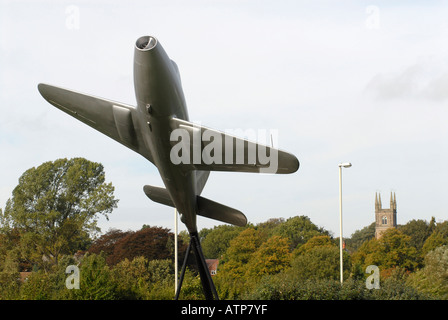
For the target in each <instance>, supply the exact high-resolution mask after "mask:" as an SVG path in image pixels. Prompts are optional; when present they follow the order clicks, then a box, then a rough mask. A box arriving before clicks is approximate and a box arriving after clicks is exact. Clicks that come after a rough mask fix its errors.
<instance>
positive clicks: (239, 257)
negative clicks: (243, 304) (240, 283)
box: [218, 228, 261, 279]
mask: <svg viewBox="0 0 448 320" xmlns="http://www.w3.org/2000/svg"><path fill="white" fill-rule="evenodd" d="M260 245H261V235H260V233H259V232H258V231H257V230H255V229H253V228H248V229H246V230H244V231H242V232H241V233H240V234H239V235H238V236H236V237H235V238H234V239H232V240H231V241H230V246H229V248H228V249H227V251H226V252H225V254H224V257H223V260H222V262H221V263H220V267H219V272H218V274H219V275H220V274H221V273H224V274H227V275H228V276H230V277H231V278H234V279H236V278H241V277H243V276H244V274H245V273H246V269H247V263H248V262H249V260H250V259H251V257H252V255H253V254H254V253H255V251H257V249H258V248H259V247H260Z"/></svg>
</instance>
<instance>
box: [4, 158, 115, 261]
mask: <svg viewBox="0 0 448 320" xmlns="http://www.w3.org/2000/svg"><path fill="white" fill-rule="evenodd" d="M113 192H114V187H113V185H112V183H106V182H105V173H104V168H103V166H102V165H101V164H99V163H95V162H91V161H88V160H86V159H83V158H74V159H70V160H67V159H58V160H56V161H54V162H51V161H50V162H45V163H43V164H42V165H40V166H38V167H37V168H34V167H33V168H31V169H29V170H27V171H26V172H25V173H24V174H23V175H22V176H21V177H20V178H19V184H18V185H17V186H16V187H15V189H14V190H13V192H12V198H11V199H9V200H8V202H7V205H6V208H5V212H4V213H3V215H2V219H1V220H2V221H1V222H2V230H3V231H4V232H5V233H6V234H8V233H10V232H11V231H14V230H15V231H18V232H19V233H20V242H19V246H20V248H21V254H22V257H24V258H25V259H27V260H28V261H30V262H31V263H33V264H38V265H41V266H42V265H43V266H45V263H44V261H45V260H46V261H47V262H50V263H57V261H58V258H59V256H60V255H63V254H71V253H73V252H75V251H76V250H77V249H80V248H85V247H86V245H87V244H88V242H89V237H90V236H91V235H92V234H94V233H95V232H98V231H99V228H98V227H97V221H98V216H99V215H104V216H105V217H106V218H108V214H110V213H111V212H112V210H113V209H114V208H116V207H117V202H118V200H116V199H115V198H114V195H113ZM42 257H45V259H44V261H43V259H42Z"/></svg>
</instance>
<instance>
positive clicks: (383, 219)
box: [375, 192, 397, 239]
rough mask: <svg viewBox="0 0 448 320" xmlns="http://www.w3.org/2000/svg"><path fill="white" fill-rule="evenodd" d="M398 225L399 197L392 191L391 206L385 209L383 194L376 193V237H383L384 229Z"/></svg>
mask: <svg viewBox="0 0 448 320" xmlns="http://www.w3.org/2000/svg"><path fill="white" fill-rule="evenodd" d="M396 227H397V199H396V197H395V192H394V193H393V194H392V192H391V193H390V208H389V209H383V206H382V204H381V194H377V193H375V238H376V239H379V238H381V235H382V234H383V232H384V231H386V230H387V229H389V228H396Z"/></svg>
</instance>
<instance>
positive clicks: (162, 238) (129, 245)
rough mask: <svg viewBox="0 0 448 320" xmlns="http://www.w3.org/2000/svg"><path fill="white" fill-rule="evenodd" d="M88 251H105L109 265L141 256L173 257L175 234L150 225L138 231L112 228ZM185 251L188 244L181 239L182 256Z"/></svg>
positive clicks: (150, 257)
mask: <svg viewBox="0 0 448 320" xmlns="http://www.w3.org/2000/svg"><path fill="white" fill-rule="evenodd" d="M88 251H89V252H90V253H96V254H99V253H100V252H104V253H105V254H106V255H107V257H106V261H107V263H108V264H109V265H115V264H117V263H118V262H120V261H122V260H124V259H128V260H129V261H132V260H133V259H134V258H136V257H140V256H141V257H145V258H146V259H147V260H148V261H150V260H154V259H158V260H163V259H172V258H173V256H174V234H173V233H171V232H169V229H167V228H162V227H149V226H146V227H144V228H142V229H141V230H138V231H127V232H123V231H120V230H111V231H109V232H108V233H106V234H104V235H103V236H101V237H100V238H98V239H97V240H96V241H95V242H94V243H93V244H92V246H91V247H90V248H89V250H88ZM185 251H186V245H185V244H183V243H182V241H181V240H180V241H179V254H180V256H183V254H184V253H185ZM181 259H182V258H181ZM181 261H182V260H181Z"/></svg>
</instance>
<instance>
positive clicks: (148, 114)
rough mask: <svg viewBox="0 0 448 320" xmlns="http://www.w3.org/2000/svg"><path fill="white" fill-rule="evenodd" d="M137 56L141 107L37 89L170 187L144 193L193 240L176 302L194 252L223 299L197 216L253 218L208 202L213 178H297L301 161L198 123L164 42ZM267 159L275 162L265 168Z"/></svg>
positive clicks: (234, 220)
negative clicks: (173, 214)
mask: <svg viewBox="0 0 448 320" xmlns="http://www.w3.org/2000/svg"><path fill="white" fill-rule="evenodd" d="M134 50H135V52H134V87H135V95H136V100H137V107H134V106H131V105H127V104H124V103H120V102H116V101H111V100H108V99H102V98H99V97H95V96H92V95H87V94H82V93H78V92H75V91H72V90H67V89H63V88H60V87H55V86H52V85H48V84H43V83H40V84H39V85H38V90H39V92H40V93H41V95H42V96H43V97H44V98H45V99H46V100H47V101H48V102H49V103H50V104H52V105H53V106H55V107H56V108H58V109H60V110H62V111H64V112H65V113H67V114H69V115H71V116H72V117H74V118H76V119H78V120H80V121H82V122H84V123H85V124H87V125H89V126H91V127H92V128H94V129H96V130H98V131H100V132H102V133H103V134H105V135H107V136H108V137H110V138H112V139H114V140H116V141H118V142H120V143H121V144H123V145H124V146H126V147H128V148H130V149H132V150H134V151H135V152H137V153H139V154H140V155H142V156H143V157H145V158H146V159H147V160H149V161H150V162H152V163H153V164H154V165H155V166H156V167H157V169H158V171H159V173H160V176H161V178H162V180H163V183H164V185H165V188H161V187H155V186H149V185H146V186H144V188H143V190H144V192H145V194H146V195H147V196H148V197H149V198H150V199H151V200H153V201H155V202H158V203H161V204H164V205H168V206H171V207H175V208H177V210H178V212H179V213H180V215H181V221H182V222H183V223H184V224H185V225H186V227H187V229H188V232H189V234H190V244H189V247H188V250H187V254H186V256H185V259H184V263H183V266H182V271H181V277H180V281H179V285H178V288H177V292H176V299H177V298H178V297H179V293H180V289H181V286H182V280H183V277H184V272H185V267H186V263H187V259H188V256H189V254H190V251H193V252H194V256H195V258H196V262H197V265H198V270H199V274H200V277H201V282H202V286H203V291H204V295H205V298H206V299H214V298H216V299H218V295H217V292H216V289H215V286H214V284H213V281H212V279H211V276H210V273H209V271H208V268H207V266H206V263H205V259H204V256H203V254H202V249H201V244H200V242H199V238H198V229H197V225H196V216H197V215H201V216H204V217H208V218H211V219H216V220H219V221H223V222H226V223H230V224H234V225H238V226H244V225H246V223H247V219H246V217H245V215H244V214H243V213H241V212H240V211H238V210H235V209H232V208H230V207H227V206H225V205H222V204H219V203H217V202H214V201H212V200H208V199H206V198H204V197H201V192H202V190H203V188H204V186H205V183H206V182H207V179H208V177H209V174H210V171H237V172H255V173H258V172H271V173H293V172H295V171H297V170H298V168H299V161H298V160H297V158H296V157H295V156H294V155H292V154H290V153H287V152H285V151H281V150H278V149H274V148H270V147H268V146H265V145H262V144H258V143H255V142H251V141H249V140H247V139H242V138H238V137H235V136H232V135H229V134H227V133H224V132H221V131H217V130H213V129H210V128H207V127H204V126H201V125H197V124H194V123H191V122H190V121H189V117H188V112H187V106H186V103H185V98H184V94H183V91H182V85H181V79H180V74H179V69H178V67H177V65H176V63H175V62H174V61H172V60H170V58H169V57H168V55H167V54H166V52H165V50H164V49H163V47H162V46H161V44H160V42H159V41H158V40H157V39H156V38H155V37H152V36H143V37H140V38H139V39H138V40H137V42H136V44H135V49H134ZM263 152H264V153H263ZM267 154H269V155H270V158H269V159H268V160H270V161H266V155H267ZM262 155H264V157H263V156H262Z"/></svg>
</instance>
